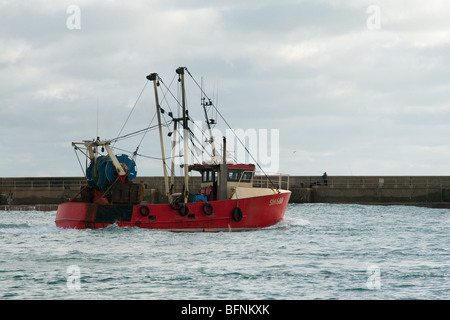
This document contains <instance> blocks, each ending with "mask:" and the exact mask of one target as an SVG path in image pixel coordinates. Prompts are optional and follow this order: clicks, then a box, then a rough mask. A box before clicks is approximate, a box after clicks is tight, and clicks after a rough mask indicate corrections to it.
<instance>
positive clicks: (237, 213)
mask: <svg viewBox="0 0 450 320" xmlns="http://www.w3.org/2000/svg"><path fill="white" fill-rule="evenodd" d="M231 216H232V217H233V220H234V221H236V222H239V221H241V220H242V217H243V214H242V210H241V208H239V207H236V208H234V209H233V213H232V214H231Z"/></svg>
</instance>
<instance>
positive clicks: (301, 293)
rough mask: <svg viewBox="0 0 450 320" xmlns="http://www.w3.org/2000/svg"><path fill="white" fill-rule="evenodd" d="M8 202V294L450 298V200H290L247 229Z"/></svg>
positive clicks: (1, 284)
mask: <svg viewBox="0 0 450 320" xmlns="http://www.w3.org/2000/svg"><path fill="white" fill-rule="evenodd" d="M55 214H56V212H38V211H28V212H21V211H2V212H0V299H7V300H9V299H25V300H28V299H44V300H47V299H108V300H109V299H119V300H121V299H158V300H172V299H177V300H178V299H181V300H185V299H186V300H202V299H208V300H211V299H212V300H229V299H231V300H241V299H244V300H252V299H255V300H256V299H257V300H266V299H276V300H293V299H296V300H303V299H324V300H325V299H352V300H374V299H375V300H378V299H392V300H394V299H427V300H431V299H433V300H434V299H439V300H446V299H450V229H449V222H450V210H449V209H430V208H419V207H412V206H369V205H337V204H334V205H333V204H289V205H288V208H287V211H286V214H285V217H284V219H283V220H282V221H280V222H279V223H277V224H276V225H274V226H271V227H268V228H264V229H261V230H257V231H248V232H218V233H174V232H169V231H155V230H145V229H139V228H119V227H117V226H115V225H113V226H110V227H108V228H105V229H98V230H90V229H87V230H66V229H59V228H57V227H56V226H55V223H54V219H55Z"/></svg>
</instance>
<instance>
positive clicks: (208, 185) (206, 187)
mask: <svg viewBox="0 0 450 320" xmlns="http://www.w3.org/2000/svg"><path fill="white" fill-rule="evenodd" d="M224 167H225V166H224V165H220V164H194V165H191V166H189V171H197V172H199V173H200V174H201V177H202V181H201V188H200V195H199V199H202V200H203V201H213V200H224V199H223V198H224V195H225V190H226V198H227V199H230V198H231V197H232V196H233V194H234V192H235V190H236V188H237V187H238V186H239V187H244V188H245V187H246V188H251V187H252V186H253V176H254V173H255V165H254V164H226V167H225V168H224ZM224 169H225V170H224ZM223 171H225V172H223ZM221 179H222V180H224V181H225V184H222V181H221ZM221 190H222V192H221ZM221 194H223V195H222V196H221Z"/></svg>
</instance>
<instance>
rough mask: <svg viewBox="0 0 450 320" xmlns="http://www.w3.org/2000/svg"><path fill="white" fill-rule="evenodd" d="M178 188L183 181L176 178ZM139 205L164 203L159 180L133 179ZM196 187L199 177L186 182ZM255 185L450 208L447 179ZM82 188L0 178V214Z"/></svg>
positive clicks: (78, 182) (311, 196)
mask: <svg viewBox="0 0 450 320" xmlns="http://www.w3.org/2000/svg"><path fill="white" fill-rule="evenodd" d="M178 179H179V181H177V184H178V185H182V183H183V178H182V177H178ZM134 181H135V182H138V183H142V184H143V185H144V198H143V201H144V202H147V203H164V202H166V199H165V196H164V178H163V177H138V178H136V179H135V180H134ZM189 183H190V190H199V189H200V177H197V176H195V177H191V178H190V179H189ZM254 184H255V185H256V186H268V187H270V186H272V185H276V186H278V185H280V187H281V188H284V189H286V188H287V189H289V190H291V191H292V196H291V199H290V202H293V203H358V204H402V205H405V204H406V205H416V206H428V207H443V208H450V176H329V177H328V178H327V179H326V180H324V178H323V177H321V176H287V175H284V176H282V177H281V176H270V177H269V179H267V178H266V177H261V176H256V177H255V180H254ZM85 185H86V181H85V179H84V178H83V177H57V178H55V177H52V178H0V210H56V207H57V205H58V204H59V203H62V202H65V201H69V200H70V199H72V198H73V197H75V196H76V195H77V194H78V193H79V191H80V189H81V188H83V187H84V186H85Z"/></svg>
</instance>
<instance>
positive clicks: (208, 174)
mask: <svg viewBox="0 0 450 320" xmlns="http://www.w3.org/2000/svg"><path fill="white" fill-rule="evenodd" d="M213 181H214V172H213V171H212V170H205V171H203V172H202V182H213Z"/></svg>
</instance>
